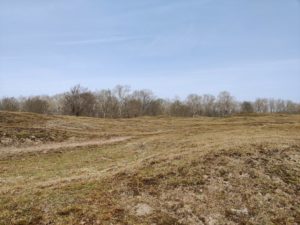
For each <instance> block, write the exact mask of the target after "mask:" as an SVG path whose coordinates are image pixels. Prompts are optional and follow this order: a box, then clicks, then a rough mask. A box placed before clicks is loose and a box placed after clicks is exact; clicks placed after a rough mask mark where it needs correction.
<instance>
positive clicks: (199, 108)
mask: <svg viewBox="0 0 300 225" xmlns="http://www.w3.org/2000/svg"><path fill="white" fill-rule="evenodd" d="M186 103H187V106H188V107H189V108H190V112H191V115H192V116H193V117H195V116H199V115H201V114H202V113H203V104H202V96H199V95H196V94H190V95H189V96H188V97H187V99H186Z"/></svg>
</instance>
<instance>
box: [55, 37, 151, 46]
mask: <svg viewBox="0 0 300 225" xmlns="http://www.w3.org/2000/svg"><path fill="white" fill-rule="evenodd" d="M145 38H147V36H112V37H105V38H96V39H82V40H72V41H63V42H57V43H56V44H57V45H89V44H106V43H115V42H126V41H134V40H141V39H145Z"/></svg>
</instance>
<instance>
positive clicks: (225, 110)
mask: <svg viewBox="0 0 300 225" xmlns="http://www.w3.org/2000/svg"><path fill="white" fill-rule="evenodd" d="M217 108H218V113H219V115H221V116H228V115H231V114H232V113H233V112H234V111H235V108H236V104H235V100H234V97H233V96H231V95H230V93H229V92H227V91H223V92H221V93H220V94H219V95H218V99H217Z"/></svg>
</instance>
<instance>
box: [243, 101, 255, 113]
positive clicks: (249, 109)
mask: <svg viewBox="0 0 300 225" xmlns="http://www.w3.org/2000/svg"><path fill="white" fill-rule="evenodd" d="M241 112H242V113H253V112H254V107H253V104H252V103H251V102H247V101H244V102H242V104H241Z"/></svg>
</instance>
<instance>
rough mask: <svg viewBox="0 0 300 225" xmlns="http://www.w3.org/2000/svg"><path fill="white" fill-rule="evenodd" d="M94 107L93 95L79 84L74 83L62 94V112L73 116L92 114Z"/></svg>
mask: <svg viewBox="0 0 300 225" xmlns="http://www.w3.org/2000/svg"><path fill="white" fill-rule="evenodd" d="M95 108H96V99H95V97H94V95H93V94H92V93H91V92H90V91H89V90H88V89H87V88H83V87H81V86H80V85H76V86H74V87H73V88H71V90H70V91H69V92H67V93H65V95H64V102H63V112H64V113H65V114H68V115H75V116H92V115H93V113H94V110H95Z"/></svg>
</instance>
